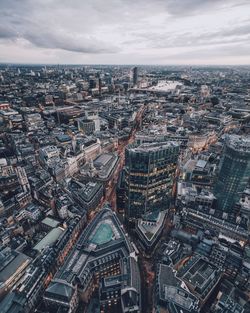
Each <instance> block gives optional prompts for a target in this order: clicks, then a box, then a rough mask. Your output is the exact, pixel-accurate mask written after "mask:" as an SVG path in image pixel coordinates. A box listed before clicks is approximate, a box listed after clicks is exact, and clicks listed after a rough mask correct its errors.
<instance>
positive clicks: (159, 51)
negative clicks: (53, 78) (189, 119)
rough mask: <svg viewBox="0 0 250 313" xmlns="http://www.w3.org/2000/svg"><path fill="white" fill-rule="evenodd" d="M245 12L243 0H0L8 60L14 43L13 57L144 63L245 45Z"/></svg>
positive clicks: (2, 47)
mask: <svg viewBox="0 0 250 313" xmlns="http://www.w3.org/2000/svg"><path fill="white" fill-rule="evenodd" d="M244 6H245V7H244ZM249 12H250V3H249V1H248V0H227V1H225V0H136V1H135V0H107V1H104V0H71V1H69V0H0V51H2V52H3V51H5V52H4V53H2V54H3V55H4V56H5V58H6V56H8V52H7V50H8V49H9V50H10V49H12V54H11V57H12V59H11V60H13V58H14V59H15V58H16V60H17V61H18V60H21V59H23V60H26V59H27V58H28V56H31V54H32V53H33V55H32V60H33V59H34V60H35V58H36V57H35V54H37V61H38V62H39V58H40V57H41V56H42V57H43V60H44V56H45V55H46V53H45V52H44V51H46V50H47V53H48V60H49V61H50V62H51V60H52V59H53V58H54V59H55V62H56V63H58V62H62V63H72V61H73V63H74V62H77V63H80V62H83V63H84V62H90V63H95V62H98V63H102V60H104V61H105V62H110V63H112V62H114V60H115V61H116V62H121V63H123V62H129V63H134V62H138V60H139V61H140V60H141V62H143V63H146V62H147V61H149V62H151V60H154V58H156V57H159V59H161V56H163V55H164V56H165V57H166V56H167V55H170V56H171V55H172V53H174V54H176V55H178V54H179V53H182V52H183V53H185V51H187V55H189V54H188V53H189V50H193V51H197V50H199V49H202V47H208V48H210V46H213V47H214V48H215V47H220V46H221V45H223V44H226V45H228V46H229V45H231V44H234V43H238V44H241V45H242V46H244V43H245V44H247V42H248V41H249V40H250V33H249V32H250V23H249V22H248V21H249V15H250V14H249ZM15 47H16V48H15ZM184 48H185V49H186V50H185V49H184ZM13 49H14V50H16V51H17V52H16V57H14V53H15V52H14V51H13ZM184 50H185V51H184ZM232 53H234V54H235V53H236V51H232ZM207 57H208V58H209V56H207ZM126 58H127V59H126ZM2 60H3V57H2ZM11 60H8V61H11ZM119 60H120V61H119Z"/></svg>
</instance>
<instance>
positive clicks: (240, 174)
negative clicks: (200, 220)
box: [214, 135, 250, 212]
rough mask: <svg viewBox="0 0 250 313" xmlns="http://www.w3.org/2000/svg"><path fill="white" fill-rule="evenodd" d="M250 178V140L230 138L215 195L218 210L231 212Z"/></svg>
mask: <svg viewBox="0 0 250 313" xmlns="http://www.w3.org/2000/svg"><path fill="white" fill-rule="evenodd" d="M249 178H250V139H249V138H246V137H241V136H236V135H234V136H228V138H227V139H226V143H225V147H224V151H223V155H222V159H221V163H220V167H219V175H218V180H217V183H216V185H215V189H214V193H215V196H216V198H217V206H218V209H220V210H222V211H225V212H231V211H232V210H233V207H234V205H235V204H236V202H237V201H238V200H239V199H240V193H242V192H243V191H244V189H245V188H246V186H247V184H248V182H249Z"/></svg>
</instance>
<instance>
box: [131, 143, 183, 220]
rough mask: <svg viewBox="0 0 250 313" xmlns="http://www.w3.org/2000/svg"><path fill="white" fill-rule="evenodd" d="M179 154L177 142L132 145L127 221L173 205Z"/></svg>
mask: <svg viewBox="0 0 250 313" xmlns="http://www.w3.org/2000/svg"><path fill="white" fill-rule="evenodd" d="M178 155H179V145H178V144H177V143H176V142H172V141H170V142H164V143H147V144H145V143H144V144H141V145H134V146H133V145H131V146H129V147H127V148H126V152H125V189H126V196H125V200H126V205H125V215H126V219H127V220H133V219H137V218H141V217H143V216H144V215H146V214H149V213H154V212H159V211H161V210H165V209H167V208H168V207H169V204H170V201H171V196H172V188H173V184H174V176H175V171H176V166H177V160H178Z"/></svg>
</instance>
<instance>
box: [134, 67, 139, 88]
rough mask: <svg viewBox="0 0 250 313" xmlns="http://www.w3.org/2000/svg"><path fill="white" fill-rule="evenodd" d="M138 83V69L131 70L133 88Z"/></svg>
mask: <svg viewBox="0 0 250 313" xmlns="http://www.w3.org/2000/svg"><path fill="white" fill-rule="evenodd" d="M137 83H138V67H137V66H135V67H134V68H133V86H136V85H137Z"/></svg>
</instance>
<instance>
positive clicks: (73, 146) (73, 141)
mask: <svg viewBox="0 0 250 313" xmlns="http://www.w3.org/2000/svg"><path fill="white" fill-rule="evenodd" d="M72 149H73V152H74V153H75V152H76V136H75V135H73V136H72Z"/></svg>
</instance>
